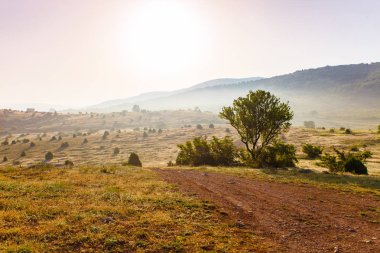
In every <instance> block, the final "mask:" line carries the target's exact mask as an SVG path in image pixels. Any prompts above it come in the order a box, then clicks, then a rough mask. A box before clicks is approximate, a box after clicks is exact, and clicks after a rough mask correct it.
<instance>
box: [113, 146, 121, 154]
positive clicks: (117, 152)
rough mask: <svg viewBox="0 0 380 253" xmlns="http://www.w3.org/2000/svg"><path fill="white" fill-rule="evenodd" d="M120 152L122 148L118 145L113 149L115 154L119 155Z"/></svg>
mask: <svg viewBox="0 0 380 253" xmlns="http://www.w3.org/2000/svg"><path fill="white" fill-rule="evenodd" d="M119 153H120V149H119V148H117V147H116V148H114V149H113V154H114V155H117V154H119Z"/></svg>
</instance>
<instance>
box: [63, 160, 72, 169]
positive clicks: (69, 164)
mask: <svg viewBox="0 0 380 253" xmlns="http://www.w3.org/2000/svg"><path fill="white" fill-rule="evenodd" d="M65 166H66V167H69V168H71V167H74V163H73V162H72V161H70V160H66V161H65Z"/></svg>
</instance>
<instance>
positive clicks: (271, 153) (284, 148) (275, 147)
mask: <svg viewBox="0 0 380 253" xmlns="http://www.w3.org/2000/svg"><path fill="white" fill-rule="evenodd" d="M297 162H298V160H297V158H296V148H295V146H294V145H291V144H286V143H283V142H275V143H274V144H272V145H270V146H267V147H266V148H264V150H263V151H262V153H261V155H260V157H259V159H258V161H257V163H258V166H260V167H262V166H269V167H277V168H280V167H294V166H295V165H296V163H297Z"/></svg>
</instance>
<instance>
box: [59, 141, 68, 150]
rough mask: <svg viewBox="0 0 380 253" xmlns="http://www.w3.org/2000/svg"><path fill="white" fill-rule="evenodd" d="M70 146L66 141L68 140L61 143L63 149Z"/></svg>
mask: <svg viewBox="0 0 380 253" xmlns="http://www.w3.org/2000/svg"><path fill="white" fill-rule="evenodd" d="M68 147H69V143H68V142H67V141H66V142H63V143H62V144H61V148H62V149H63V148H68Z"/></svg>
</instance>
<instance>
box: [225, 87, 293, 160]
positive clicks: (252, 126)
mask: <svg viewBox="0 0 380 253" xmlns="http://www.w3.org/2000/svg"><path fill="white" fill-rule="evenodd" d="M219 116H220V117H221V118H223V119H226V120H228V121H229V122H230V124H231V125H232V126H233V127H234V128H235V129H236V130H237V132H238V134H239V135H240V139H241V141H242V142H243V143H244V144H245V147H246V149H247V151H248V152H249V154H250V155H251V158H252V159H253V160H256V159H257V158H258V157H259V156H260V154H261V152H262V150H263V149H264V148H265V147H266V146H268V145H269V144H271V143H272V142H273V141H274V140H276V138H277V137H278V135H279V134H280V133H281V132H283V131H286V130H287V129H288V128H289V127H290V125H291V124H290V121H291V120H292V119H293V112H292V110H291V108H290V106H289V103H283V102H281V101H280V99H279V98H277V97H276V96H274V95H272V94H271V93H270V92H267V91H264V90H257V91H249V93H248V94H247V96H246V97H239V98H238V99H235V100H234V102H233V105H232V106H228V107H223V109H222V111H221V112H220V113H219Z"/></svg>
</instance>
